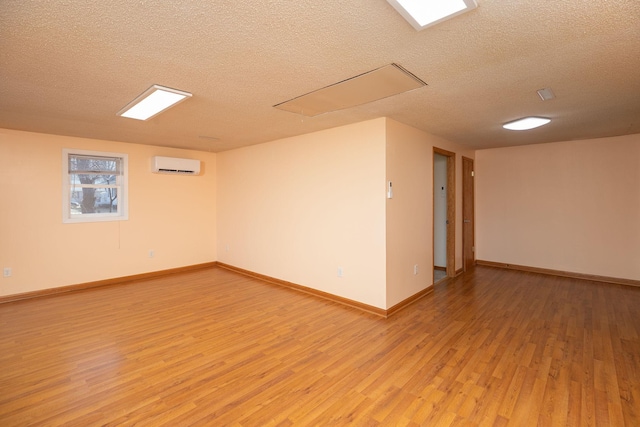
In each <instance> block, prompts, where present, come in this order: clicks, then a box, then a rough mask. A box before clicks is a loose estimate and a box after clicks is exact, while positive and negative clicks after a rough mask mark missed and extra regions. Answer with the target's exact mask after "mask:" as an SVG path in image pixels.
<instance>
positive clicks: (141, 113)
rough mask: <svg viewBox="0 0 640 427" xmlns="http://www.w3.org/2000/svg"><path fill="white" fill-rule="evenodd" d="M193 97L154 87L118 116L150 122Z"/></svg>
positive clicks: (157, 86)
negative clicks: (151, 119)
mask: <svg viewBox="0 0 640 427" xmlns="http://www.w3.org/2000/svg"><path fill="white" fill-rule="evenodd" d="M191 96H192V95H191V94H190V93H189V92H183V91H181V90H177V89H171V88H168V87H164V86H159V85H153V86H151V87H150V88H149V89H147V90H145V91H144V92H143V93H142V94H140V96H138V97H137V98H136V99H134V100H133V101H131V102H130V103H128V104H127V105H126V107H124V108H123V109H122V110H120V111H118V113H117V115H118V116H122V117H128V118H130V119H136V120H149V119H150V118H152V117H154V116H156V115H157V114H159V113H161V112H163V111H164V110H166V109H167V108H169V107H171V106H173V105H176V104H178V103H180V102H182V101H184V100H185V99H187V98H190V97H191Z"/></svg>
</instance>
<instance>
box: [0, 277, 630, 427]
mask: <svg viewBox="0 0 640 427" xmlns="http://www.w3.org/2000/svg"><path fill="white" fill-rule="evenodd" d="M639 335H640V288H633V287H623V286H617V285H606V284H598V283H593V282H586V281H579V280H574V279H566V278H557V277H551V276H543V275H538V274H534V273H521V272H514V271H509V270H500V269H494V268H490V267H477V268H476V269H475V270H474V271H473V272H471V273H469V274H466V275H464V276H461V277H459V278H458V279H456V280H453V281H450V282H449V283H443V284H440V285H437V286H436V288H435V290H434V292H433V294H430V295H428V296H426V297H424V298H423V299H421V300H419V301H418V302H416V303H415V304H413V305H411V306H409V307H407V308H405V309H404V310H402V311H400V312H399V313H397V314H395V315H393V316H392V317H390V318H389V319H382V318H379V317H376V316H374V315H371V314H367V313H363V312H361V311H358V310H357V309H352V308H349V307H344V306H341V305H338V304H336V303H332V302H329V301H325V300H322V299H318V298H316V297H313V296H309V295H306V294H302V293H299V292H296V291H292V290H288V289H285V288H280V287H277V286H274V285H269V284H265V283H262V282H260V281H258V280H253V279H248V278H245V277H243V276H240V275H238V274H236V273H232V272H229V271H226V270H223V269H217V268H213V269H209V270H201V271H196V272H191V273H185V274H180V275H175V276H170V277H164V278H159V279H153V280H148V281H143V282H138V283H131V284H126V285H118V286H112V287H106V288H99V289H93V290H87V291H82V292H77V293H72V294H65V295H59V296H55V297H46V298H40V299H35V300H28V301H19V302H14V303H8V304H3V305H0V425H1V426H3V427H9V426H62V425H69V426H83V427H84V426H94V425H95V426H102V425H107V426H120V425H124V426H127V425H136V426H162V425H167V426H226V425H230V426H267V425H279V426H288V425H296V426H327V425H332V426H333V425H346V424H353V425H367V426H376V425H384V426H403V425H411V426H418V425H423V426H424V425H426V426H436V425H437V426H449V425H452V426H453V425H455V426H476V425H483V426H484V425H488V426H505V425H512V426H535V425H540V426H592V425H593V426H595V425H597V426H608V425H610V426H639V425H640V339H639Z"/></svg>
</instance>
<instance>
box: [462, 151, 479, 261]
mask: <svg viewBox="0 0 640 427" xmlns="http://www.w3.org/2000/svg"><path fill="white" fill-rule="evenodd" d="M474 180H475V172H474V170H473V159H469V158H467V157H463V158H462V258H463V259H462V264H463V266H464V271H468V270H469V269H470V268H472V267H473V266H474V265H475V264H476V253H475V252H476V248H475V181H474Z"/></svg>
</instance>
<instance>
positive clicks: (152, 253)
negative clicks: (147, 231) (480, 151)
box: [149, 249, 156, 258]
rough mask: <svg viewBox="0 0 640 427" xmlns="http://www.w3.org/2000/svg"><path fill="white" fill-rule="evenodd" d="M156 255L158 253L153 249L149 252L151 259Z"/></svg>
mask: <svg viewBox="0 0 640 427" xmlns="http://www.w3.org/2000/svg"><path fill="white" fill-rule="evenodd" d="M155 255H156V252H155V251H154V250H153V249H151V250H150V251H149V258H153V257H154V256H155Z"/></svg>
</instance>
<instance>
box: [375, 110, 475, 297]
mask: <svg viewBox="0 0 640 427" xmlns="http://www.w3.org/2000/svg"><path fill="white" fill-rule="evenodd" d="M386 139H387V149H386V154H387V155H386V176H387V180H389V181H392V182H393V199H390V200H387V203H386V207H387V210H386V240H387V260H386V263H387V278H386V281H387V308H390V307H393V306H394V305H395V304H397V303H399V302H401V301H403V300H404V299H406V298H409V297H410V296H411V295H414V294H415V293H417V292H420V291H421V290H423V289H425V288H427V287H429V286H431V285H433V148H434V147H438V148H442V149H444V150H448V151H452V152H454V153H456V171H455V172H456V174H455V176H456V224H455V229H456V239H455V241H456V243H455V258H456V260H455V265H456V269H460V268H462V156H465V157H469V158H473V157H474V153H473V151H472V150H466V149H463V148H462V147H460V146H459V145H457V144H454V143H452V142H449V141H446V140H444V139H441V138H438V137H435V136H432V135H429V134H427V133H425V132H422V131H420V130H418V129H415V128H412V127H410V126H407V125H404V124H402V123H399V122H396V121H394V120H390V119H388V120H387V129H386ZM415 264H418V274H417V275H414V274H413V272H414V270H413V268H414V265H415Z"/></svg>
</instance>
